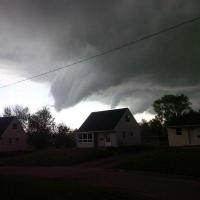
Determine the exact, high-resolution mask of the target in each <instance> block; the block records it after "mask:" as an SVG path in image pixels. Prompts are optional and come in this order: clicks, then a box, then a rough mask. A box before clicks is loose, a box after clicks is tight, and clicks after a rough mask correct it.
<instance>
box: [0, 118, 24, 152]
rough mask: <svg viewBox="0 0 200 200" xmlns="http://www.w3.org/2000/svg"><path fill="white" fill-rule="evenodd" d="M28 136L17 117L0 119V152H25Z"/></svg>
mask: <svg viewBox="0 0 200 200" xmlns="http://www.w3.org/2000/svg"><path fill="white" fill-rule="evenodd" d="M26 148H27V141H26V134H25V132H24V130H23V128H22V126H21V123H20V122H19V120H18V119H17V118H16V117H0V152H14V151H24V150H26Z"/></svg>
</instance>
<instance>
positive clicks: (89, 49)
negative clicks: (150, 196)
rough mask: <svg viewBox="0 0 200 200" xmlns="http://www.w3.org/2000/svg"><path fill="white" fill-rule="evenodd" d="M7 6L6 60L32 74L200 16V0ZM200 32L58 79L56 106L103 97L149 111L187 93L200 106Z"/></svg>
mask: <svg viewBox="0 0 200 200" xmlns="http://www.w3.org/2000/svg"><path fill="white" fill-rule="evenodd" d="M0 2H1V7H0V26H1V30H2V31H1V35H0V44H1V45H0V62H1V63H5V64H7V66H9V70H12V71H15V72H16V71H17V72H18V73H20V74H21V75H22V76H26V77H27V76H30V75H34V74H37V73H42V72H45V71H48V70H51V69H53V68H54V67H56V66H64V65H67V64H69V63H72V62H74V61H76V60H78V59H81V58H86V57H89V56H92V55H95V54H98V53H101V52H103V51H105V50H107V49H110V48H113V47H115V46H119V45H121V44H123V43H126V42H129V41H131V40H134V39H137V38H139V37H141V36H143V35H147V34H150V33H153V32H156V31H159V30H162V29H163V28H166V27H169V26H171V25H175V24H177V23H180V22H181V21H184V20H187V19H190V18H193V17H196V16H198V14H200V9H198V8H199V6H200V2H199V1H198V0H191V1H187V0H168V1H166V0H149V1H145V0H141V1H138V0H125V1H121V0H110V1H107V0H102V1H98V0H85V1H81V0H76V1H74V0H59V1H54V0H48V1H39V0H38V1H37V0H35V1H30V0H26V1H25V0H16V1H15V2H14V3H13V2H12V4H11V2H9V1H6V0H0ZM47 2H48V3H47ZM13 11H14V12H13ZM199 34H200V23H191V24H188V25H185V26H184V27H181V28H179V29H176V30H173V31H171V32H168V33H165V34H162V35H159V36H158V37H156V38H153V39H150V40H145V41H143V42H141V43H137V44H136V45H134V46H129V47H126V48H123V49H121V50H118V51H115V52H113V53H111V54H107V55H104V56H102V57H98V58H95V59H92V60H89V61H86V62H84V63H81V64H78V65H74V66H72V67H71V68H67V69H66V70H62V71H60V72H58V73H56V74H55V75H54V76H53V77H52V75H51V78H49V79H48V78H47V79H45V81H47V82H48V83H49V84H50V85H51V94H52V96H53V97H54V100H55V108H56V109H57V110H62V109H63V108H67V107H70V106H73V105H75V104H77V103H79V102H81V101H83V100H98V101H101V102H104V103H106V104H109V105H111V107H116V106H118V105H125V106H129V107H131V108H133V110H134V111H135V112H143V111H145V110H149V109H150V107H151V104H152V102H153V100H155V99H156V98H158V97H160V96H161V95H163V94H166V93H173V94H176V93H185V94H187V95H189V96H190V97H191V98H192V101H193V102H194V105H195V106H196V107H198V106H199V103H198V100H199V99H200V94H199V85H200V79H199V72H200V68H199V67H198V65H199V64H200V57H199V55H198V54H199V52H200V39H199ZM52 78H53V79H52ZM36 81H37V80H36ZM40 81H41V80H40Z"/></svg>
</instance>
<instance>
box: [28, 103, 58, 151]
mask: <svg viewBox="0 0 200 200" xmlns="http://www.w3.org/2000/svg"><path fill="white" fill-rule="evenodd" d="M28 130H29V131H28V136H29V139H28V141H29V143H30V144H32V145H34V146H36V147H39V148H42V147H45V146H48V145H49V143H50V138H51V136H52V134H53V133H54V131H55V122H54V118H53V117H52V115H51V112H50V110H49V109H48V108H47V107H43V108H42V109H41V110H39V111H37V112H36V113H35V114H32V115H30V117H29V125H28Z"/></svg>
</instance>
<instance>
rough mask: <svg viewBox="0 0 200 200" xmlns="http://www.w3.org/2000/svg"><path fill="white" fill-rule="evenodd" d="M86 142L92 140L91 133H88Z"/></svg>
mask: <svg viewBox="0 0 200 200" xmlns="http://www.w3.org/2000/svg"><path fill="white" fill-rule="evenodd" d="M87 139H88V142H92V133H88V138H87Z"/></svg>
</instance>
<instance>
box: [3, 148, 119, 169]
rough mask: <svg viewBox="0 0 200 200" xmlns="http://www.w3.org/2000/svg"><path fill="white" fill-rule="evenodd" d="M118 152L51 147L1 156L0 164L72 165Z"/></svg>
mask: <svg viewBox="0 0 200 200" xmlns="http://www.w3.org/2000/svg"><path fill="white" fill-rule="evenodd" d="M114 154H116V151H115V150H97V149H49V150H41V151H36V152H32V153H29V154H24V155H18V156H14V157H8V158H1V159H0V165H1V166H2V165H23V166H70V165H74V164H78V163H82V162H86V161H89V160H95V159H100V158H104V157H108V156H111V155H114Z"/></svg>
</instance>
